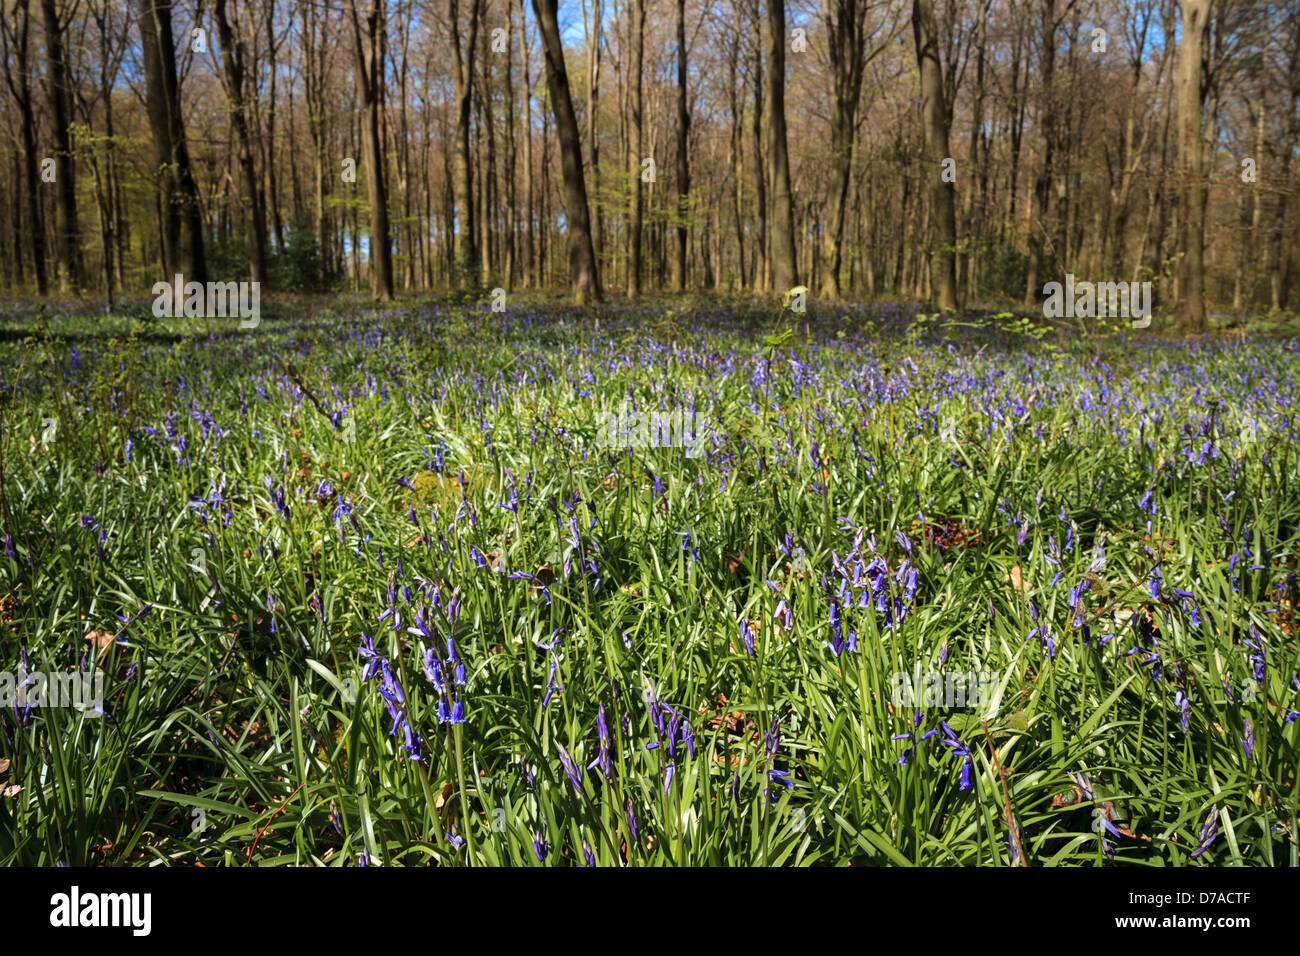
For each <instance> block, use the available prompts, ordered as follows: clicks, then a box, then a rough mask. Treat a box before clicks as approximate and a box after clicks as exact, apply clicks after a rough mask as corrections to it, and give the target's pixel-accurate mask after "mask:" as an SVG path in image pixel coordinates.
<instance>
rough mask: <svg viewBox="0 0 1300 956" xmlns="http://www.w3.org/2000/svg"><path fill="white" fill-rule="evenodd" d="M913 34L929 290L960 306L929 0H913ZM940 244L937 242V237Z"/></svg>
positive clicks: (943, 109)
mask: <svg viewBox="0 0 1300 956" xmlns="http://www.w3.org/2000/svg"><path fill="white" fill-rule="evenodd" d="M912 35H913V36H914V37H915V39H916V62H917V65H918V67H919V68H920V72H921V101H922V102H921V119H922V123H923V125H924V127H925V130H924V132H925V159H926V163H925V169H926V172H925V175H926V176H927V177H928V178H929V180H930V196H931V203H932V206H933V219H932V221H933V222H934V233H933V237H934V239H933V242H932V243H931V244H930V248H929V250H928V258H929V261H930V294H931V296H932V297H933V302H934V305H935V306H936V307H938V308H939V309H953V310H955V309H957V308H959V306H958V304H957V203H956V197H955V195H954V190H953V184H952V183H950V182H944V177H943V176H942V175H941V173H942V170H943V161H944V159H945V158H946V157H947V156H948V109H947V106H946V105H945V103H944V94H943V71H942V67H941V66H940V64H939V42H938V35H939V31H938V27H937V26H936V25H935V20H934V7H933V5H932V4H931V0H912ZM936 242H937V243H938V246H939V248H938V249H935V248H934V243H936Z"/></svg>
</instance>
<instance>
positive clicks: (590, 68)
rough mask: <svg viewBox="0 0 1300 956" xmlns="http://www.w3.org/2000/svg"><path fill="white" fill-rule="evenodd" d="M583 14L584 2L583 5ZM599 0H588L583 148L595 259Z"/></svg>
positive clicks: (600, 243) (601, 233)
mask: <svg viewBox="0 0 1300 956" xmlns="http://www.w3.org/2000/svg"><path fill="white" fill-rule="evenodd" d="M583 9H584V14H585V9H586V4H584V5H583ZM601 16H602V8H601V0H592V5H591V23H590V24H589V25H587V24H584V25H585V26H586V36H587V149H588V150H589V151H590V153H591V206H592V214H591V242H592V245H593V246H594V247H595V249H596V261H597V262H599V261H600V259H601V257H602V256H603V255H604V254H605V228H604V226H603V224H602V221H601V220H602V216H601V199H600V27H601Z"/></svg>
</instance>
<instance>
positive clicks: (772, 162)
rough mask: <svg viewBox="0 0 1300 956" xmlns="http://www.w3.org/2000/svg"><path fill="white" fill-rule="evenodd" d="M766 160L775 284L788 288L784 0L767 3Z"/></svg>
mask: <svg viewBox="0 0 1300 956" xmlns="http://www.w3.org/2000/svg"><path fill="white" fill-rule="evenodd" d="M767 28H768V38H767V102H768V114H769V119H768V124H767V125H768V140H767V143H768V145H767V163H768V170H769V178H770V179H771V181H772V195H771V201H772V214H771V221H772V284H773V286H774V288H775V289H776V291H778V292H785V291H786V290H788V289H791V288H793V287H794V286H796V285H797V284H798V282H799V273H798V268H797V266H796V263H795V253H794V197H793V194H792V192H791V189H790V154H789V152H788V148H787V143H786V129H785V0H768V3H767Z"/></svg>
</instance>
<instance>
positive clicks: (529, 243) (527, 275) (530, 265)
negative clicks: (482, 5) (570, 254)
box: [515, 0, 537, 288]
mask: <svg viewBox="0 0 1300 956" xmlns="http://www.w3.org/2000/svg"><path fill="white" fill-rule="evenodd" d="M515 2H516V3H517V4H518V7H519V47H520V53H521V56H522V57H523V61H522V64H521V65H522V66H523V71H524V83H523V85H524V212H525V215H524V220H525V226H526V227H527V228H526V229H525V231H524V286H525V288H526V287H528V286H530V285H532V283H533V282H534V277H535V275H536V272H535V270H536V269H537V244H536V239H535V237H536V232H535V226H536V222H537V220H536V208H535V206H536V201H535V197H534V195H533V174H534V172H535V169H536V167H535V166H534V165H533V74H532V67H530V66H529V62H528V61H529V56H528V31H527V29H526V28H525V24H524V0H515Z"/></svg>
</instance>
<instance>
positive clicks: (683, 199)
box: [672, 0, 691, 292]
mask: <svg viewBox="0 0 1300 956" xmlns="http://www.w3.org/2000/svg"><path fill="white" fill-rule="evenodd" d="M690 129H691V116H690V113H689V112H688V110H687V107H686V0H677V259H676V260H675V262H674V263H673V279H672V282H673V290H674V291H676V292H681V291H683V290H684V289H685V288H686V226H687V220H688V218H689V215H690V201H689V197H690V192H691V172H690V167H689V166H688V165H687V163H688V157H687V142H688V138H689V136H690Z"/></svg>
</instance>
